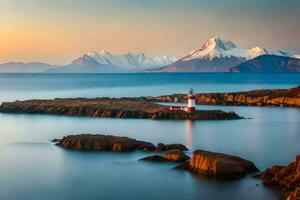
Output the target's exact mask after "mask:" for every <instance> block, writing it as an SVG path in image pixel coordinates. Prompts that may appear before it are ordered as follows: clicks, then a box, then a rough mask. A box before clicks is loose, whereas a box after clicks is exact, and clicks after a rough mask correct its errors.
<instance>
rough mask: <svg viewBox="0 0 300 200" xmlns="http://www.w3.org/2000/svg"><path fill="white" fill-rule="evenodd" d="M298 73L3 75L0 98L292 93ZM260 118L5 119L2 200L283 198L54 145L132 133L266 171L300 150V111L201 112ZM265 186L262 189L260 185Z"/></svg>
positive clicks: (246, 184) (247, 181) (252, 185)
mask: <svg viewBox="0 0 300 200" xmlns="http://www.w3.org/2000/svg"><path fill="white" fill-rule="evenodd" d="M298 84H300V75H297V74H277V75H265V74H90V75H89V74H73V75H72V74H71V75H66V74H49V75H47V74H1V75H0V101H12V100H17V99H31V98H55V97H79V96H80V97H101V96H110V97H119V96H144V95H161V94H170V93H175V92H185V91H187V90H188V89H189V88H190V87H193V88H194V89H195V90H196V92H202V91H204V92H209V91H211V92H215V91H235V90H239V91H240V90H248V89H258V88H285V87H293V86H296V85H298ZM198 109H222V110H226V111H235V112H236V113H238V114H239V115H242V116H245V117H249V118H251V119H244V120H224V121H195V122H192V121H188V120H186V121H185V120H180V121H172V120H144V119H109V118H103V119H99V118H89V117H65V116H49V115H24V114H1V113H0V137H1V140H0V163H1V165H0V174H1V178H0V188H1V190H0V199H222V200H223V199H225V200H226V199H277V195H276V193H275V192H273V191H272V190H271V189H269V188H266V187H264V186H263V185H262V184H261V182H260V181H259V180H257V179H254V178H252V177H251V176H248V177H246V178H244V179H237V180H230V181H229V180H227V181H219V180H214V179H210V178H205V177H196V176H194V175H192V174H190V173H188V172H184V171H176V170H174V169H173V167H174V166H175V164H156V163H147V162H143V161H137V160H138V159H140V158H142V157H144V156H147V155H150V153H145V152H132V153H86V152H85V153H83V152H73V151H69V150H64V149H61V148H59V147H57V146H55V145H53V144H52V143H51V142H49V140H51V139H53V138H60V137H62V136H64V135H69V134H78V133H102V134H113V135H120V136H129V137H132V138H136V139H139V140H145V141H149V142H152V143H154V144H157V143H159V142H163V143H174V142H176V143H183V144H185V145H187V146H188V147H189V148H190V151H189V152H188V154H189V155H191V153H192V151H193V150H195V149H205V150H210V151H218V152H223V153H229V154H235V155H239V156H243V157H244V158H246V159H249V160H251V161H253V162H255V164H256V165H257V166H258V167H259V168H260V169H261V170H264V169H265V168H267V167H269V166H271V165H273V164H287V163H289V162H291V161H292V160H293V159H294V157H295V155H296V154H299V153H300V145H299V141H300V131H299V130H300V109H297V108H270V107H224V106H198ZM257 184H258V185H257Z"/></svg>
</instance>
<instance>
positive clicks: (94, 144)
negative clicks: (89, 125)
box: [52, 134, 188, 159]
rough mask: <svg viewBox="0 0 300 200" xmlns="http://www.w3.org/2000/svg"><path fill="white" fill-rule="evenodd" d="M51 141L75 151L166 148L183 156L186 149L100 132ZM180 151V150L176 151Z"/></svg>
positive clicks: (184, 147) (156, 149)
mask: <svg viewBox="0 0 300 200" xmlns="http://www.w3.org/2000/svg"><path fill="white" fill-rule="evenodd" d="M52 142H54V143H56V144H57V145H58V146H60V147H63V148H66V149H72V150H77V151H114V152H123V151H134V150H142V151H149V152H161V151H166V150H173V151H174V152H173V154H174V155H175V154H178V158H177V159H179V156H183V155H185V154H180V152H181V150H184V151H185V150H188V149H187V148H186V146H184V145H183V144H167V145H164V144H162V143H160V144H158V145H157V146H155V145H153V144H152V143H150V142H145V141H139V140H135V139H133V138H129V137H119V136H113V135H100V134H80V135H69V136H65V137H63V138H62V139H53V140H52ZM161 145H163V146H164V147H165V148H164V149H163V150H162V149H161V148H160V146H161ZM177 151H180V152H177Z"/></svg>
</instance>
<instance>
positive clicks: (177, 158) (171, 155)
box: [140, 150, 190, 162]
mask: <svg viewBox="0 0 300 200" xmlns="http://www.w3.org/2000/svg"><path fill="white" fill-rule="evenodd" d="M189 159H190V157H189V156H187V155H186V154H185V153H183V152H182V151H181V150H171V151H168V152H166V153H164V154H163V155H162V156H160V155H153V156H148V157H145V158H142V159H140V160H146V161H155V162H185V161H187V160H189Z"/></svg>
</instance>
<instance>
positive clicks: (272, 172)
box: [260, 155, 300, 200]
mask: <svg viewBox="0 0 300 200" xmlns="http://www.w3.org/2000/svg"><path fill="white" fill-rule="evenodd" d="M260 178H261V179H262V180H263V183H264V184H265V185H278V186H280V187H281V188H282V189H285V190H287V191H288V193H287V197H286V199H287V200H299V199H300V155H298V156H297V157H296V160H295V162H292V163H290V164H288V165H287V166H277V165H274V166H272V167H270V168H268V169H267V170H266V171H264V172H263V173H261V174H260Z"/></svg>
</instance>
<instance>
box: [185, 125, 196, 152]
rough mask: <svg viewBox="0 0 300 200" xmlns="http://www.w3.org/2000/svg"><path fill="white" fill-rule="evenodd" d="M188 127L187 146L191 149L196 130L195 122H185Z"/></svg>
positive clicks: (186, 133)
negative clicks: (194, 129)
mask: <svg viewBox="0 0 300 200" xmlns="http://www.w3.org/2000/svg"><path fill="white" fill-rule="evenodd" d="M185 126H186V132H185V135H186V141H185V143H186V145H187V146H188V147H189V148H191V147H192V146H193V128H194V122H193V121H192V120H186V121H185Z"/></svg>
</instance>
